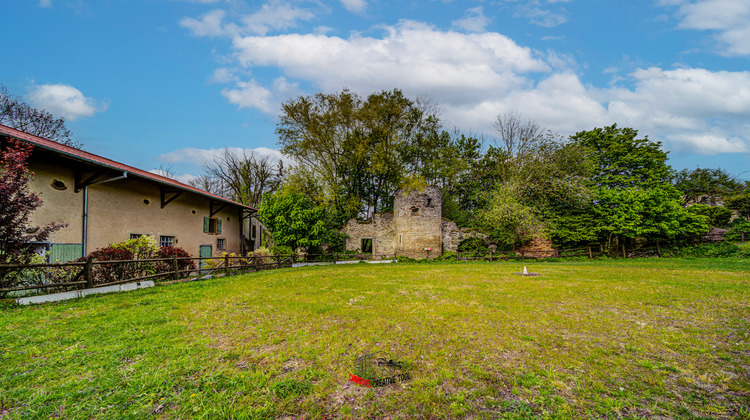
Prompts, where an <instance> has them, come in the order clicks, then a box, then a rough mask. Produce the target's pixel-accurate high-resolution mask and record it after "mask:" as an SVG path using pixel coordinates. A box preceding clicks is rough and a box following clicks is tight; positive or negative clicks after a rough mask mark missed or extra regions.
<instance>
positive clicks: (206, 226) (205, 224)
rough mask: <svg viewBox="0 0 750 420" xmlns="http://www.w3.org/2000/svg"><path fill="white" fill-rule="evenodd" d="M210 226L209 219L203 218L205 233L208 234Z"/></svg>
mask: <svg viewBox="0 0 750 420" xmlns="http://www.w3.org/2000/svg"><path fill="white" fill-rule="evenodd" d="M208 226H209V218H208V217H204V218H203V233H208Z"/></svg>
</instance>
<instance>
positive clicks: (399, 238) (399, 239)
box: [398, 235, 401, 243]
mask: <svg viewBox="0 0 750 420" xmlns="http://www.w3.org/2000/svg"><path fill="white" fill-rule="evenodd" d="M398 243H401V235H398Z"/></svg>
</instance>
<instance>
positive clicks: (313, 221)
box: [258, 189, 335, 249]
mask: <svg viewBox="0 0 750 420" xmlns="http://www.w3.org/2000/svg"><path fill="white" fill-rule="evenodd" d="M258 217H259V218H260V220H261V222H263V225H264V226H265V227H266V228H267V229H268V230H269V231H270V232H271V235H272V236H273V240H274V242H275V243H276V245H279V246H288V247H291V248H292V249H297V248H299V247H306V248H309V247H316V246H319V245H321V244H323V243H326V242H327V241H328V240H329V239H330V238H331V237H332V236H333V235H334V234H335V232H334V231H332V230H330V229H329V228H328V227H327V226H328V225H329V223H327V221H326V211H325V208H324V207H322V206H318V205H316V204H315V203H314V202H313V201H312V200H311V199H310V198H309V197H307V196H306V195H304V194H302V193H299V192H296V191H291V190H288V189H287V190H284V189H282V190H279V191H277V192H275V193H272V194H265V195H264V196H263V199H262V201H261V205H260V209H259V210H258Z"/></svg>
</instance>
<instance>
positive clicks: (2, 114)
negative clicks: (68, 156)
mask: <svg viewBox="0 0 750 420" xmlns="http://www.w3.org/2000/svg"><path fill="white" fill-rule="evenodd" d="M0 124H3V125H6V126H8V127H11V128H15V129H16V130H20V131H23V132H25V133H29V134H31V135H34V136H39V137H42V138H45V139H48V140H52V141H56V142H58V143H62V144H65V145H68V146H70V147H75V148H76V149H80V148H81V144H80V143H79V142H77V141H75V140H73V139H71V138H70V130H68V128H67V127H66V126H65V119H64V118H62V117H61V118H55V117H54V116H53V115H52V114H50V113H49V112H47V111H45V110H43V109H36V108H34V107H32V106H31V105H29V104H28V103H26V102H24V101H23V99H21V98H19V97H17V96H15V95H12V94H11V93H10V92H8V89H7V88H6V87H5V86H0Z"/></svg>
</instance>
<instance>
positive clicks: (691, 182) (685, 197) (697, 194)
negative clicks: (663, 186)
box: [672, 168, 742, 205]
mask: <svg viewBox="0 0 750 420" xmlns="http://www.w3.org/2000/svg"><path fill="white" fill-rule="evenodd" d="M672 182H673V183H674V185H675V186H676V187H677V189H678V190H680V193H682V201H683V204H684V205H689V204H695V203H698V202H699V199H700V198H701V197H702V196H707V197H709V198H713V199H716V198H718V199H724V198H726V197H729V196H731V195H733V194H735V193H736V192H739V191H741V190H742V183H741V182H739V181H738V180H737V179H736V178H735V177H733V176H731V175H729V174H728V173H727V172H726V171H724V170H723V169H719V168H717V169H711V168H696V169H693V170H692V171H691V170H689V169H683V170H681V171H680V172H678V173H677V175H675V177H674V180H673V181H672Z"/></svg>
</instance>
